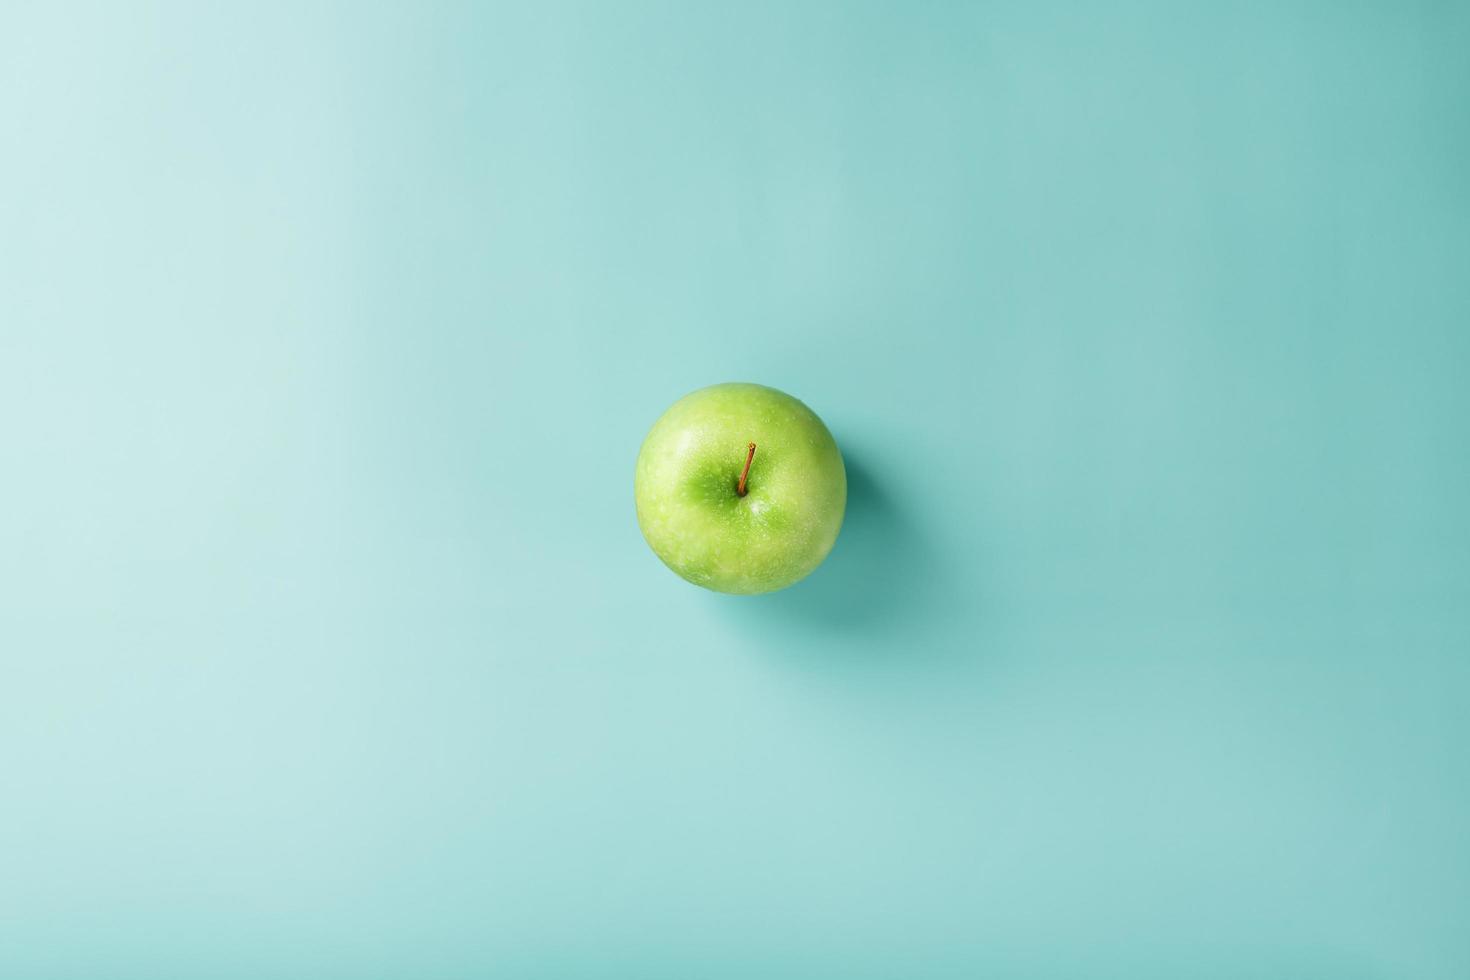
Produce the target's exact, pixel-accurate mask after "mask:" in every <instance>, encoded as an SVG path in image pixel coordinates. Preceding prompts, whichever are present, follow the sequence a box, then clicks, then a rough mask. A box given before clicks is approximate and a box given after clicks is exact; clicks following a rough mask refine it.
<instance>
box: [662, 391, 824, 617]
mask: <svg viewBox="0 0 1470 980" xmlns="http://www.w3.org/2000/svg"><path fill="white" fill-rule="evenodd" d="M752 442H753V443H755V445H756V452H755V456H754V457H753V458H752V459H751V466H750V471H749V474H748V475H747V481H746V488H745V489H746V492H745V495H744V496H741V495H740V494H739V483H740V475H741V472H742V470H744V468H745V461H746V457H747V455H748V453H747V447H748V446H749V444H750V443H752ZM633 495H634V500H635V503H636V506H637V513H638V524H639V526H640V527H641V528H642V529H643V536H644V538H645V539H646V540H647V541H648V544H649V547H651V548H652V549H653V550H654V553H655V554H657V555H658V556H659V558H660V559H661V560H662V561H663V562H664V564H666V565H668V566H669V568H671V569H673V570H674V571H675V572H676V573H678V574H679V575H680V576H682V577H683V578H685V579H688V580H689V581H690V582H693V583H694V584H695V585H702V586H704V587H705V588H707V589H713V590H715V591H716V592H735V593H743V594H749V593H757V592H774V591H776V590H777V589H783V588H785V587H786V586H788V585H792V584H794V583H796V582H798V581H800V580H801V579H803V578H805V577H806V576H807V575H809V574H810V573H811V572H812V571H813V570H814V569H815V568H816V567H817V566H818V565H820V564H821V563H822V560H823V559H824V558H826V557H827V553H828V552H829V551H831V550H832V545H833V544H835V543H836V541H837V534H838V531H840V530H841V528H842V515H843V512H844V510H845V509H846V506H847V472H846V470H845V469H844V467H843V465H842V454H841V452H839V451H838V449H837V444H836V442H834V441H833V439H832V434H831V433H830V432H829V431H827V427H826V426H825V425H823V424H822V420H821V419H820V418H818V417H817V415H816V413H814V412H813V411H812V410H811V409H810V408H808V407H807V406H806V405H804V404H802V403H801V402H800V401H798V400H797V399H795V398H793V397H791V396H790V395H788V394H785V393H784V392H781V391H777V390H776V389H774V388H767V387H765V386H763V385H757V384H719V385H712V386H710V387H708V388H703V389H700V390H699V391H696V392H693V393H692V394H689V395H686V396H685V397H683V398H681V399H679V401H677V402H676V403H675V404H674V405H673V406H672V407H671V408H670V409H669V410H668V411H667V412H665V413H664V414H663V416H662V417H661V418H659V420H658V421H657V422H656V423H654V426H653V429H652V430H651V431H650V432H649V433H648V437H647V438H646V439H644V441H643V446H642V448H641V449H640V450H639V452H638V461H637V469H636V472H635V476H634V484H633Z"/></svg>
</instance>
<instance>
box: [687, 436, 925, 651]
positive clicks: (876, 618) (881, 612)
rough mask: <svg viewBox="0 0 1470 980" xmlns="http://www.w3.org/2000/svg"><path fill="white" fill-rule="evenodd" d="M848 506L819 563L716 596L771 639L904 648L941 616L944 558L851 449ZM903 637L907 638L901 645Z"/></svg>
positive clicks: (727, 610)
mask: <svg viewBox="0 0 1470 980" xmlns="http://www.w3.org/2000/svg"><path fill="white" fill-rule="evenodd" d="M845 463H846V466H847V513H846V516H845V518H844V520H843V526H842V533H841V534H840V535H839V536H838V538H837V544H836V546H835V547H834V548H833V549H832V553H831V554H830V555H828V556H827V560H826V561H825V562H823V564H822V566H821V567H820V568H818V569H817V570H816V571H815V572H813V573H812V574H811V575H810V576H808V577H807V578H806V579H804V580H802V581H801V582H798V583H797V584H796V585H793V586H791V587H790V588H787V589H783V590H782V591H780V592H773V593H770V594H769V595H760V596H749V597H739V598H734V597H728V596H711V600H712V601H714V602H715V603H717V604H718V606H719V608H720V609H721V610H722V612H723V613H724V614H725V615H726V616H728V617H729V618H730V619H731V620H732V621H735V622H737V623H738V625H739V627H740V628H741V629H743V630H746V631H748V633H749V631H753V632H755V633H758V634H761V635H763V637H764V638H765V639H766V640H768V641H778V640H781V639H788V640H796V639H799V640H825V641H829V642H830V641H833V640H836V641H840V642H841V643H842V645H843V646H844V647H847V648H866V649H870V650H873V651H875V652H877V651H884V652H887V651H892V652H894V653H903V652H905V651H907V650H909V649H910V648H911V647H912V645H913V644H914V643H918V642H921V641H922V637H923V635H924V634H925V633H927V632H929V630H930V629H931V628H932V627H933V626H934V625H935V620H936V619H943V618H945V617H944V616H943V612H944V608H943V607H944V605H945V604H944V603H943V602H942V601H940V599H939V598H938V596H939V594H940V592H942V591H943V588H942V582H943V571H942V567H941V566H942V562H940V561H939V559H938V556H937V554H936V552H935V550H934V549H933V548H931V547H930V546H929V544H928V543H927V542H926V541H925V538H924V535H923V532H922V530H921V528H920V527H919V526H918V525H917V524H916V523H915V522H914V521H913V520H911V519H910V517H909V516H908V511H907V510H906V508H905V506H904V503H903V501H901V500H900V499H898V498H897V497H896V496H895V495H894V493H893V492H892V491H891V490H890V489H889V488H887V487H886V486H884V484H883V483H882V482H880V481H879V480H878V479H877V478H876V477H875V476H874V475H873V471H872V470H871V469H870V468H869V466H868V464H867V463H866V462H865V460H864V458H863V457H862V456H861V455H858V454H854V453H851V452H849V453H847V454H846V455H845ZM901 644H902V645H901Z"/></svg>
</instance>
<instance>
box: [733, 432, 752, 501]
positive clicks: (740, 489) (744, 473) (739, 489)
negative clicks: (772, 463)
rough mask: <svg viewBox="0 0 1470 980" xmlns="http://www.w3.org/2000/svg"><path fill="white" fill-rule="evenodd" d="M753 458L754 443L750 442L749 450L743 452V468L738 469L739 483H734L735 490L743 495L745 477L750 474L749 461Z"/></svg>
mask: <svg viewBox="0 0 1470 980" xmlns="http://www.w3.org/2000/svg"><path fill="white" fill-rule="evenodd" d="M753 459H755V443H753V442H752V443H751V444H750V448H749V451H748V452H746V454H745V469H743V470H741V471H740V483H739V484H737V485H736V487H735V492H736V493H738V494H739V495H740V496H742V497H743V496H745V478H746V477H747V476H750V461H751V460H753Z"/></svg>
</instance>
